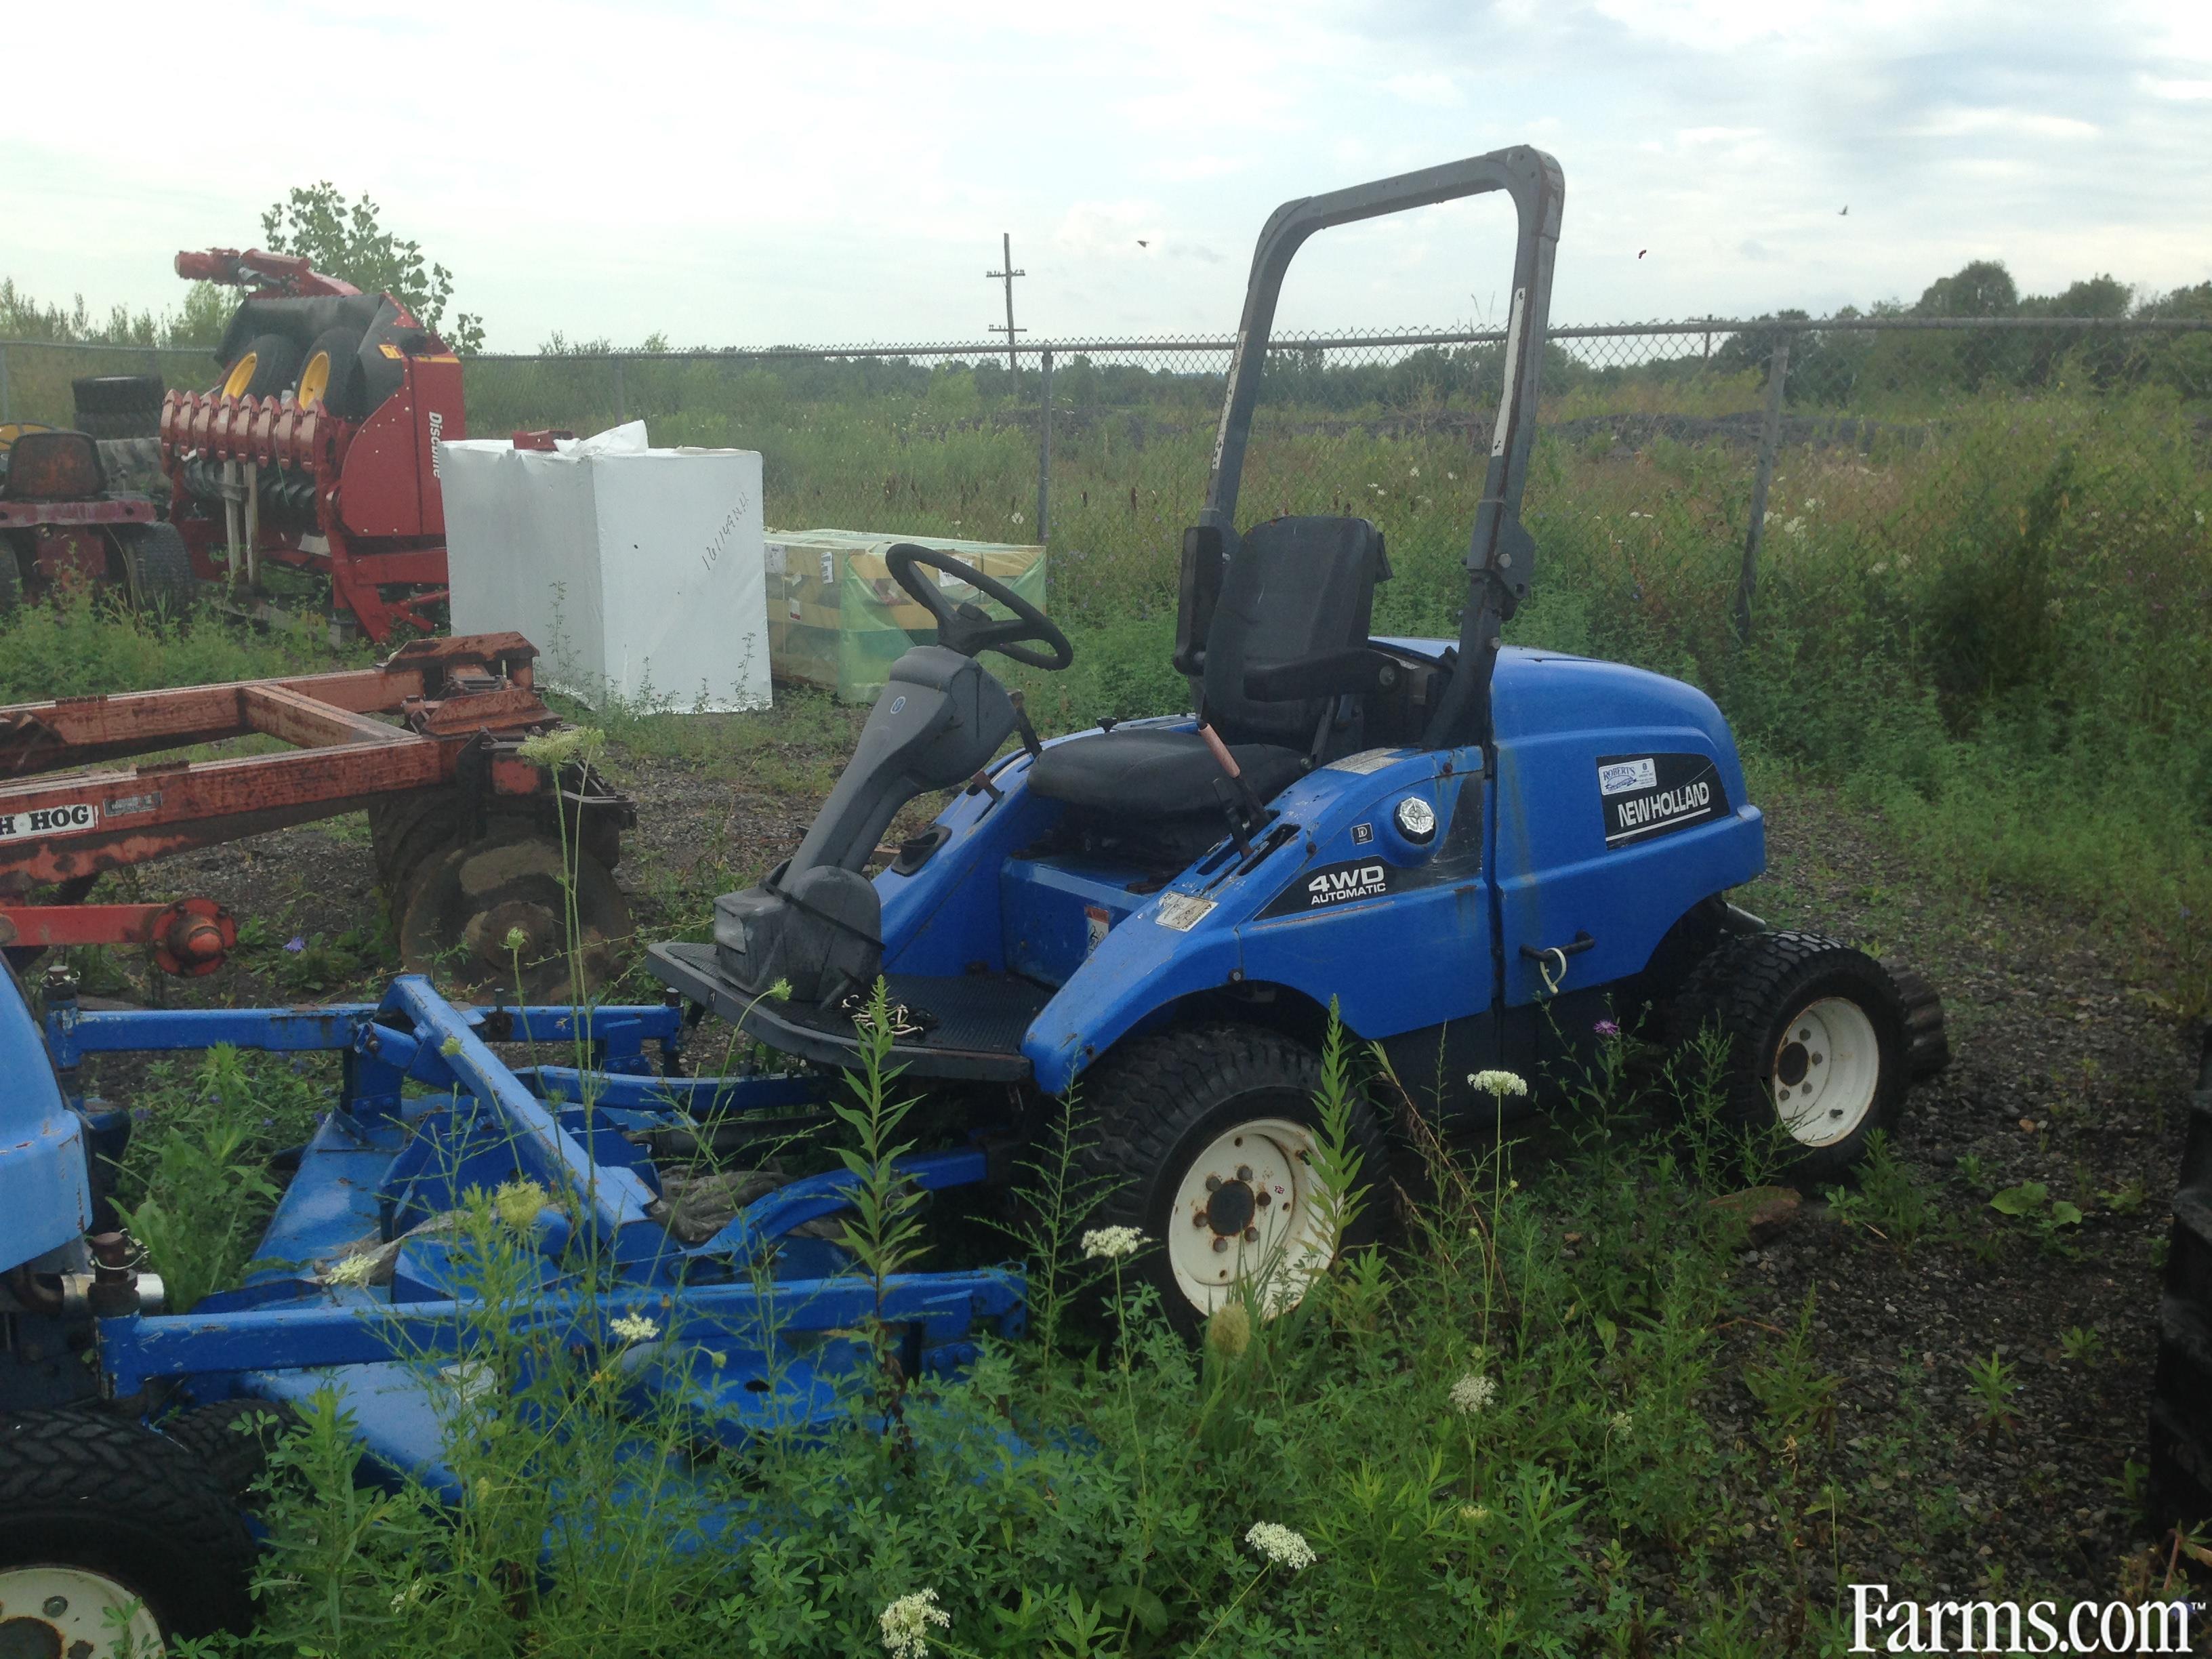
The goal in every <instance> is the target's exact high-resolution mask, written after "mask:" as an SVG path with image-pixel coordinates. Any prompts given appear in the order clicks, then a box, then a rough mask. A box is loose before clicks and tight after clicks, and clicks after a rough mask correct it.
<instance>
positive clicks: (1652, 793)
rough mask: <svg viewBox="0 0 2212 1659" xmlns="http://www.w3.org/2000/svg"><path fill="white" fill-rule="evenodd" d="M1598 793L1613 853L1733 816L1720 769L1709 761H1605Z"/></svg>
mask: <svg viewBox="0 0 2212 1659" xmlns="http://www.w3.org/2000/svg"><path fill="white" fill-rule="evenodd" d="M1597 787H1598V799H1599V800H1600V801H1601V811H1603V812H1604V815H1605V844H1606V845H1607V847H1625V846H1626V845H1627V844H1628V843H1629V842H1636V841H1643V840H1645V839H1647V838H1648V837H1650V836H1661V835H1665V834H1667V833H1668V832H1669V831H1672V830H1675V829H1688V828H1690V826H1691V825H1692V824H1698V823H1711V822H1712V820H1714V819H1715V818H1722V817H1727V816H1728V815H1729V811H1730V808H1729V799H1728V792H1727V791H1726V790H1725V789H1723V788H1722V787H1721V777H1720V771H1719V769H1718V768H1717V767H1716V766H1715V765H1714V764H1713V763H1712V761H1711V758H1710V757H1707V756H1705V755H1601V756H1600V757H1598V763H1597Z"/></svg>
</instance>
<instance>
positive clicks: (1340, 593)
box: [1204, 518, 1390, 749]
mask: <svg viewBox="0 0 2212 1659" xmlns="http://www.w3.org/2000/svg"><path fill="white" fill-rule="evenodd" d="M1389 573H1390V567H1389V561H1388V560H1387V559H1385V557H1384V556H1383V532H1381V531H1379V530H1377V529H1376V527H1375V526H1373V525H1372V524H1370V523H1369V522H1368V521H1367V520H1365V519H1337V518H1285V519H1270V520H1267V523H1265V524H1255V525H1254V526H1252V527H1251V529H1249V530H1248V531H1246V532H1244V536H1243V540H1242V541H1241V542H1240V543H1239V544H1237V551H1236V554H1235V556H1233V557H1232V558H1231V560H1230V562H1229V568H1228V571H1227V573H1226V574H1225V578H1224V580H1223V582H1222V585H1221V597H1220V599H1219V600H1218V602H1217V603H1216V605H1215V606H1214V611H1213V622H1212V626H1211V627H1210V628H1209V629H1207V630H1206V679H1205V687H1204V690H1205V708H1206V718H1207V719H1208V720H1212V722H1213V729H1214V730H1215V731H1217V732H1219V733H1220V734H1221V735H1222V737H1223V738H1225V739H1226V740H1228V741H1229V742H1231V743H1232V744H1234V743H1279V744H1295V745H1296V746H1297V747H1298V748H1301V749H1304V748H1306V747H1307V746H1309V745H1310V744H1312V743H1313V741H1314V736H1315V728H1316V726H1317V725H1318V724H1319V722H1320V720H1321V717H1322V714H1323V713H1324V712H1326V711H1327V709H1328V705H1329V701H1330V700H1329V699H1328V698H1326V697H1300V698H1296V699H1293V700H1291V701H1288V702H1272V701H1267V702H1263V701H1262V700H1261V699H1259V698H1257V697H1252V696H1247V695H1246V694H1245V690H1244V675H1245V672H1246V671H1247V670H1249V669H1251V668H1255V667H1257V666H1259V665H1262V664H1267V663H1285V662H1297V661H1300V660H1302V659H1305V658H1307V657H1313V656H1319V655H1322V654H1323V653H1327V652H1331V651H1346V650H1352V649H1354V648H1356V647H1359V646H1363V645H1365V644H1366V643H1367V630H1368V628H1369V625H1370V611H1372V608H1373V605H1374V601H1375V584H1376V582H1377V581H1379V580H1383V579H1384V578H1385V577H1387V576H1388V575H1389Z"/></svg>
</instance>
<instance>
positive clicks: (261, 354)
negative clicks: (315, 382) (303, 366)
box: [220, 334, 300, 398]
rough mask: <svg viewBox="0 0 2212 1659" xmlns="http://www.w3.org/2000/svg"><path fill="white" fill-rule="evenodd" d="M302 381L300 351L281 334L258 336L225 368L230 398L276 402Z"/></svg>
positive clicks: (225, 392)
mask: <svg viewBox="0 0 2212 1659" xmlns="http://www.w3.org/2000/svg"><path fill="white" fill-rule="evenodd" d="M299 378H300V348H299V347H297V346H295V345H294V344H293V343H291V342H290V341H289V340H288V339H286V338H285V337H283V335H281V334H257V335H255V336H254V337H252V339H251V340H248V341H247V342H246V349H245V350H243V351H241V352H240V353H239V354H238V356H235V357H234V358H232V359H231V360H230V362H228V364H226V365H225V366H224V368H223V377H222V386H221V388H220V390H221V391H222V395H223V396H224V397H226V398H273V397H275V396H276V394H277V393H278V392H289V391H290V390H291V389H292V386H293V385H294V384H295V382H296V381H297V380H299Z"/></svg>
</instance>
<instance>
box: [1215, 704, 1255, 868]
mask: <svg viewBox="0 0 2212 1659" xmlns="http://www.w3.org/2000/svg"><path fill="white" fill-rule="evenodd" d="M1198 735H1199V736H1200V737H1201V738H1205V739H1206V747H1207V748H1208V749H1210V750H1212V751H1213V759H1214V763H1215V764H1216V765H1218V767H1220V769H1221V770H1222V775H1221V776H1220V777H1218V778H1216V779H1215V780H1214V781H1213V793H1214V795H1215V797H1216V798H1217V799H1218V800H1219V801H1220V802H1221V810H1222V811H1223V813H1224V814H1225V815H1226V817H1228V819H1229V838H1230V839H1231V841H1233V842H1236V843H1237V854H1238V856H1240V857H1249V856H1250V854H1251V851H1252V842H1251V834H1252V831H1253V830H1254V829H1257V828H1258V827H1259V824H1260V822H1261V819H1263V818H1265V817H1267V806H1266V805H1265V803H1263V802H1262V801H1261V799H1260V798H1259V797H1258V796H1257V795H1255V794H1254V793H1252V786H1251V784H1250V783H1249V782H1248V781H1246V779H1245V776H1244V771H1243V768H1242V767H1240V766H1238V765H1237V757H1236V756H1234V755H1232V754H1231V753H1230V752H1229V745H1228V744H1225V743H1224V742H1222V740H1221V734H1220V733H1219V732H1216V731H1215V730H1214V729H1213V725H1212V721H1210V720H1200V721H1199V723H1198Z"/></svg>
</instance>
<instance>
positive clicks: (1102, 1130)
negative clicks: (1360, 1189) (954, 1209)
mask: <svg viewBox="0 0 2212 1659" xmlns="http://www.w3.org/2000/svg"><path fill="white" fill-rule="evenodd" d="M1320 1087H1321V1059H1320V1056H1319V1055H1318V1054H1316V1053H1315V1052H1314V1051H1313V1049H1312V1048H1309V1047H1308V1046H1306V1045H1305V1044H1304V1043H1302V1042H1297V1041H1296V1040H1295V1039H1293V1038H1291V1037H1289V1036H1285V1035H1284V1034H1282V1033H1281V1032H1279V1031H1271V1030H1261V1029H1258V1028H1255V1027H1252V1026H1243V1025H1233V1024H1211V1025H1200V1026H1188V1027H1185V1028H1182V1029H1181V1030H1170V1031H1164V1032H1159V1033H1157V1034H1154V1035H1152V1036H1143V1037H1136V1038H1133V1039H1131V1040H1129V1041H1127V1042H1124V1043H1122V1044H1121V1046H1120V1047H1119V1048H1116V1049H1115V1051H1114V1052H1113V1053H1112V1054H1109V1055H1108V1056H1107V1058H1106V1059H1105V1060H1102V1061H1101V1062H1100V1063H1099V1064H1098V1065H1097V1066H1095V1067H1093V1068H1092V1070H1091V1072H1090V1073H1087V1074H1086V1075H1085V1083H1084V1093H1085V1101H1086V1103H1087V1104H1088V1105H1089V1106H1090V1108H1091V1111H1092V1112H1093V1113H1095V1114H1096V1115H1097V1123H1098V1131H1099V1133H1098V1139H1097V1142H1096V1143H1095V1144H1094V1145H1093V1146H1091V1149H1090V1150H1089V1152H1087V1153H1086V1155H1085V1162H1086V1164H1088V1166H1089V1167H1088V1168H1087V1169H1086V1170H1085V1173H1086V1174H1087V1175H1089V1176H1093V1177H1095V1178H1097V1179H1100V1180H1103V1181H1111V1182H1119V1183H1120V1184H1119V1185H1118V1186H1117V1187H1115V1188H1114V1190H1113V1191H1111V1192H1110V1193H1109V1194H1108V1196H1107V1197H1106V1198H1105V1199H1104V1200H1103V1201H1102V1202H1101V1203H1100V1205H1099V1206H1098V1211H1097V1217H1098V1220H1099V1221H1100V1223H1101V1224H1103V1225H1109V1226H1124V1227H1134V1228H1136V1229H1137V1230H1138V1231H1139V1232H1140V1233H1142V1234H1143V1235H1144V1236H1145V1238H1146V1243H1147V1248H1146V1250H1145V1252H1144V1254H1143V1255H1140V1256H1139V1257H1138V1258H1137V1261H1136V1264H1135V1266H1134V1267H1133V1270H1132V1271H1133V1273H1134V1274H1135V1275H1136V1276H1138V1277H1140V1278H1142V1279H1146V1281H1147V1282H1149V1283H1150V1284H1152V1285H1153V1286H1154V1288H1156V1289H1157V1290H1158V1291H1159V1293H1160V1301H1161V1304H1162V1306H1163V1307H1164V1309H1165V1310H1166V1312H1167V1316H1168V1318H1169V1321H1170V1322H1171V1323H1173V1324H1174V1325H1176V1327H1177V1328H1180V1329H1182V1330H1184V1331H1187V1332H1194V1331H1196V1330H1197V1329H1198V1328H1199V1327H1200V1325H1201V1324H1203V1323H1204V1322H1205V1320H1206V1316H1207V1315H1208V1314H1210V1313H1211V1312H1212V1310H1214V1309H1215V1308H1218V1307H1219V1306H1221V1305H1222V1304H1224V1303H1225V1302H1227V1301H1228V1300H1229V1299H1230V1298H1231V1297H1235V1296H1243V1295H1250V1296H1253V1297H1256V1298H1257V1299H1258V1301H1259V1303H1260V1305H1261V1307H1262V1308H1263V1309H1264V1310H1266V1311H1267V1313H1269V1314H1275V1313H1280V1312H1282V1311H1284V1310H1286V1309H1288V1308H1290V1307H1291V1306H1293V1305H1295V1304H1297V1301H1298V1299H1299V1297H1301V1296H1303V1295H1304V1288H1305V1285H1307V1284H1308V1283H1309V1282H1310V1280H1311V1279H1312V1278H1313V1277H1314V1276H1315V1275H1316V1274H1317V1273H1320V1272H1321V1271H1322V1269H1323V1268H1325V1267H1327V1266H1328V1255H1326V1249H1327V1238H1326V1228H1325V1226H1324V1225H1322V1224H1323V1220H1324V1218H1323V1217H1322V1214H1321V1212H1320V1209H1319V1207H1318V1205H1317V1201H1316V1200H1318V1198H1319V1197H1320V1194H1319V1193H1318V1190H1317V1182H1316V1177H1315V1171H1314V1170H1313V1167H1312V1165H1311V1164H1310V1161H1309V1159H1310V1152H1311V1150H1312V1147H1313V1144H1314V1134H1315V1131H1316V1129H1317V1128H1318V1127H1319V1126H1320V1122H1321V1113H1320V1110H1319V1109H1318V1107H1317V1106H1316V1104H1315V1101H1314V1095H1315V1092H1316V1091H1317V1090H1318V1089H1319V1088H1320ZM1352 1145H1353V1146H1354V1147H1355V1148H1356V1149H1357V1150H1358V1152H1359V1154H1360V1162H1361V1167H1362V1170H1364V1173H1365V1175H1366V1176H1367V1178H1368V1179H1369V1180H1370V1182H1371V1181H1374V1180H1376V1179H1377V1178H1379V1177H1380V1176H1381V1175H1382V1174H1383V1170H1384V1169H1385V1167H1386V1165H1387V1160H1388V1158H1389V1150H1388V1147H1387V1146H1386V1144H1385V1141H1384V1139H1383V1132H1382V1129H1381V1127H1380V1126H1379V1124H1378V1123H1377V1122H1376V1118H1375V1114H1374V1113H1373V1111H1372V1110H1371V1109H1370V1108H1369V1107H1368V1106H1367V1104H1366V1103H1364V1102H1356V1103H1354V1104H1353V1107H1352ZM1381 1218H1382V1209H1381V1206H1379V1205H1377V1204H1376V1203H1374V1202H1371V1201H1370V1203H1368V1204H1367V1205H1366V1206H1364V1208H1363V1209H1362V1211H1361V1213H1360V1215H1359V1217H1358V1219H1357V1220H1356V1221H1355V1222H1354V1224H1353V1225H1352V1229H1351V1231H1349V1232H1348V1233H1347V1235H1346V1237H1345V1239H1344V1241H1343V1242H1344V1243H1345V1244H1346V1245H1353V1244H1359V1243H1366V1242H1368V1241H1369V1240H1370V1239H1371V1238H1372V1237H1374V1236H1375V1234H1376V1231H1377V1230H1378V1229H1379V1226H1380V1224H1381Z"/></svg>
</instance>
